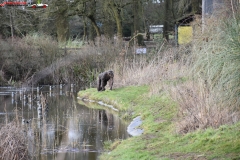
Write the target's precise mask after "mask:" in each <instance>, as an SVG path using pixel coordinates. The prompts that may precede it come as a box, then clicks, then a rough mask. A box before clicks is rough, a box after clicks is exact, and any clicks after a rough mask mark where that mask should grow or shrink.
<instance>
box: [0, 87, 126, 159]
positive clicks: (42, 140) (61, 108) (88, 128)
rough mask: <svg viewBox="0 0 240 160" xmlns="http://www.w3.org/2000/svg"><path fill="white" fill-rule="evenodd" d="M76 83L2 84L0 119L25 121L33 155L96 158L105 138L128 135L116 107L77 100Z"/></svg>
mask: <svg viewBox="0 0 240 160" xmlns="http://www.w3.org/2000/svg"><path fill="white" fill-rule="evenodd" d="M74 87H75V86H74V85H73V84H72V85H69V86H68V85H59V86H40V87H36V88H12V87H0V100H1V102H2V103H1V104H0V118H1V119H0V121H1V122H4V121H6V120H7V121H11V120H13V119H17V120H18V121H19V123H22V126H23V129H24V130H25V131H26V136H27V138H28V146H29V152H30V153H32V155H36V156H35V157H34V158H33V159H36V160H38V159H41V160H52V159H84V160H95V159H98V156H99V155H100V154H101V153H102V152H103V145H104V142H105V141H109V140H111V141H113V140H114V139H125V138H127V137H128V133H127V131H126V128H127V124H126V123H125V122H123V121H121V120H120V119H119V117H118V116H117V115H116V114H113V111H111V110H102V109H94V108H88V107H86V106H84V105H80V104H79V103H77V102H76V95H75V92H76V91H77V89H76V88H74Z"/></svg>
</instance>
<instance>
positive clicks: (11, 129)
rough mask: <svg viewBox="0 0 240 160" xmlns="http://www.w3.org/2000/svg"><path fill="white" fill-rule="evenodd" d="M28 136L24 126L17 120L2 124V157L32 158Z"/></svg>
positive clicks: (13, 158)
mask: <svg viewBox="0 0 240 160" xmlns="http://www.w3.org/2000/svg"><path fill="white" fill-rule="evenodd" d="M26 136H27V135H26V133H25V132H24V131H23V129H22V127H21V126H19V125H17V123H15V122H11V123H8V124H6V125H4V126H2V127H1V130H0V159H1V160H9V159H11V160H19V159H30V157H29V153H28V147H27V144H26Z"/></svg>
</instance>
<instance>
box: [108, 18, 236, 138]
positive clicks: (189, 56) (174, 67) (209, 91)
mask: <svg viewBox="0 0 240 160" xmlns="http://www.w3.org/2000/svg"><path fill="white" fill-rule="evenodd" d="M226 15H228V16H226ZM219 18H222V21H219ZM239 20H240V17H236V18H232V17H231V16H229V14H224V16H222V17H218V18H216V17H211V18H209V19H208V21H209V22H208V21H206V24H207V27H206V26H205V30H204V33H202V29H201V28H199V27H196V26H201V24H199V21H198V20H196V21H195V22H194V23H193V27H194V28H195V34H194V39H193V42H192V44H190V45H186V46H180V47H178V48H174V47H170V48H169V47H163V48H164V49H162V47H160V48H159V49H158V50H157V51H156V52H155V54H154V55H153V56H151V57H150V58H149V56H148V55H136V56H135V57H134V58H133V59H126V58H125V59H123V60H122V61H121V62H122V63H119V61H117V62H115V63H112V64H111V65H109V67H108V68H113V70H114V71H115V72H116V74H115V86H117V87H120V86H126V85H150V86H151V89H150V95H152V94H155V95H159V96H160V95H162V94H168V95H170V96H171V97H172V98H173V99H174V100H175V101H176V102H177V103H178V105H179V114H178V121H177V122H176V130H177V132H179V133H187V132H191V131H194V130H196V129H205V128H207V127H219V126H220V125H223V124H233V123H236V122H238V121H239V114H240V113H239V106H240V103H239V102H240V99H239V96H240V72H239V71H240V63H239V62H240V54H239V53H240V40H239V35H240V32H239V31H240V28H239Z"/></svg>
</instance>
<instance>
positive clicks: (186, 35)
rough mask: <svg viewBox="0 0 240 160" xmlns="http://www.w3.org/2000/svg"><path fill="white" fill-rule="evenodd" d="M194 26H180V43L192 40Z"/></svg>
mask: <svg viewBox="0 0 240 160" xmlns="http://www.w3.org/2000/svg"><path fill="white" fill-rule="evenodd" d="M192 36H193V28H192V26H179V27H178V44H187V43H189V42H191V41H192Z"/></svg>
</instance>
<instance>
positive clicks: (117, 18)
mask: <svg viewBox="0 0 240 160" xmlns="http://www.w3.org/2000/svg"><path fill="white" fill-rule="evenodd" d="M109 4H110V7H111V9H112V11H113V16H114V19H115V21H116V25H117V37H118V39H122V17H121V8H118V7H117V6H116V4H115V3H114V1H113V0H110V1H109Z"/></svg>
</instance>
